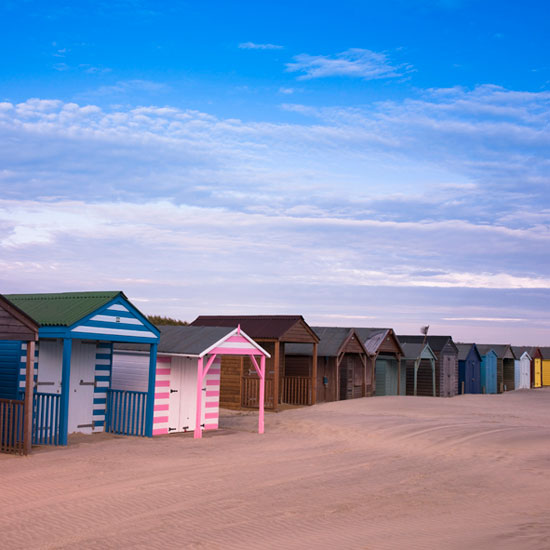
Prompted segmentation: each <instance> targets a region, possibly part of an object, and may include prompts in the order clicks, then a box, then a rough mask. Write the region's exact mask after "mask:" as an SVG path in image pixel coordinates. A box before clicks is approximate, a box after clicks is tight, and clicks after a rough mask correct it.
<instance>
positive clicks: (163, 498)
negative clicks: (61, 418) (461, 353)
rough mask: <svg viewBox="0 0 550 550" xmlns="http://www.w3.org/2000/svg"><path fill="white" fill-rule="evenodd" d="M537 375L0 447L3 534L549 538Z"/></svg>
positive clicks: (380, 540) (1, 543)
mask: <svg viewBox="0 0 550 550" xmlns="http://www.w3.org/2000/svg"><path fill="white" fill-rule="evenodd" d="M549 418H550V390H527V391H518V392H511V393H508V394H504V395H486V396H483V395H466V396H460V397H455V398H452V399H442V398H414V397H377V398H365V399H355V400H350V401H342V402H335V403H328V404H321V405H316V406H314V407H307V408H299V409H291V410H286V411H282V412H279V413H271V414H267V415H266V433H265V434H264V435H263V436H259V435H258V434H256V433H254V429H255V427H256V420H257V415H256V414H255V413H248V412H247V413H231V412H229V411H225V414H222V418H221V425H222V428H223V429H221V430H219V431H218V432H211V433H208V434H206V435H205V437H204V438H203V439H202V440H201V441H195V440H193V438H192V437H190V436H189V435H171V436H163V437H158V438H155V439H141V438H132V437H118V436H111V435H105V434H99V435H95V436H76V437H73V438H71V441H70V445H69V446H68V448H41V449H37V450H35V452H34V453H33V454H32V456H29V457H26V458H19V457H12V456H8V455H0V487H1V499H0V512H1V513H0V547H2V548H98V549H99V548H208V549H209V548H212V549H218V548H219V549H225V548H229V549H231V548H235V549H236V548H362V549H379V548H380V549H390V548H391V549H394V548H408V549H417V548H418V549H420V548H448V549H455V548H456V549H458V548H479V549H482V548H491V547H498V548H500V549H539V548H540V549H543V548H545V549H547V548H550V522H549V521H548V510H549V509H550V423H549V421H548V419H549Z"/></svg>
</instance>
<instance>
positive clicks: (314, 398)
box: [311, 343, 317, 405]
mask: <svg viewBox="0 0 550 550" xmlns="http://www.w3.org/2000/svg"><path fill="white" fill-rule="evenodd" d="M311 378H312V380H311V404H312V405H315V403H317V344H316V343H314V344H313V365H312V367H311Z"/></svg>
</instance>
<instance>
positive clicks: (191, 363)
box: [168, 357, 206, 433]
mask: <svg viewBox="0 0 550 550" xmlns="http://www.w3.org/2000/svg"><path fill="white" fill-rule="evenodd" d="M196 393H197V360H196V359H191V358H186V357H172V366H171V371H170V401H169V407H170V409H169V412H168V433H178V432H187V431H194V430H195V419H196V418H197V400H196ZM205 394H206V380H205V381H204V382H203V390H202V403H203V406H202V418H201V424H203V425H204V414H205V410H204V409H205V407H204V398H205Z"/></svg>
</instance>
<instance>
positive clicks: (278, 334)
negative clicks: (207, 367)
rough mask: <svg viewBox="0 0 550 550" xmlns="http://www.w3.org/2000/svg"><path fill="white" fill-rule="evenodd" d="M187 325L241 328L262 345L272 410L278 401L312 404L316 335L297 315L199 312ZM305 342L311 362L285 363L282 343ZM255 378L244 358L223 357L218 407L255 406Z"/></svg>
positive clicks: (266, 383)
mask: <svg viewBox="0 0 550 550" xmlns="http://www.w3.org/2000/svg"><path fill="white" fill-rule="evenodd" d="M191 325H194V326H211V327H213V326H219V327H236V326H239V325H240V326H241V328H242V329H243V330H244V331H245V332H246V333H247V334H248V335H249V336H250V337H251V338H253V339H254V341H256V342H257V343H258V344H259V345H260V346H261V347H262V348H264V349H265V350H266V351H267V352H268V353H269V354H270V355H271V358H270V359H268V360H267V362H266V378H265V407H266V408H270V409H274V410H276V409H277V408H278V405H279V403H289V404H293V405H313V404H315V401H316V397H317V344H318V343H319V338H318V336H317V335H316V334H315V332H314V331H313V330H312V329H311V327H310V326H309V325H308V324H307V323H306V322H305V321H304V318H303V317H302V316H301V315H201V316H199V317H197V318H196V319H195V320H194V321H193V322H192V323H191ZM291 343H299V344H309V345H310V346H311V353H312V361H311V365H309V366H308V367H307V368H306V366H305V365H304V364H293V363H292V362H290V363H289V364H286V361H285V345H287V344H291ZM258 385H259V378H258V375H257V373H256V369H255V368H254V366H253V365H252V364H251V363H250V360H249V359H248V358H247V357H238V356H234V357H223V359H222V363H221V382H220V392H221V393H220V407H225V408H228V409H241V408H256V407H258V402H257V400H258V397H257V396H258V387H259V386H258Z"/></svg>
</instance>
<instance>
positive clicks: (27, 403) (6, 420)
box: [0, 295, 38, 454]
mask: <svg viewBox="0 0 550 550" xmlns="http://www.w3.org/2000/svg"><path fill="white" fill-rule="evenodd" d="M36 340H38V324H37V323H36V322H35V321H34V320H33V319H31V318H30V317H29V316H28V315H26V314H25V313H24V312H23V311H21V310H20V309H19V308H18V307H16V306H14V305H13V304H12V303H11V302H10V301H9V300H7V299H6V298H4V296H2V295H0V452H4V453H13V454H28V453H29V452H30V450H31V445H32V440H31V434H32V419H33V416H32V391H33V370H34V361H33V358H34V343H35V342H36ZM21 371H22V372H21ZM21 377H23V379H25V377H26V381H25V382H24V385H23V388H22V391H21V390H20V388H19V379H20V378H21Z"/></svg>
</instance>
